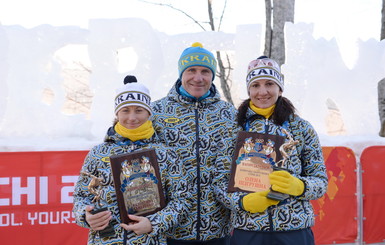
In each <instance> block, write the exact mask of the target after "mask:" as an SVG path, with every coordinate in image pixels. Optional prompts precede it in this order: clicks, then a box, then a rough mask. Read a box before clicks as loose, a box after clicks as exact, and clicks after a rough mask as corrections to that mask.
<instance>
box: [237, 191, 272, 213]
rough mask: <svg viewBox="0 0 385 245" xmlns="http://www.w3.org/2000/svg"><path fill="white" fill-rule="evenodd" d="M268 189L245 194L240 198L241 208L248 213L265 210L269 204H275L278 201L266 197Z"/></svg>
mask: <svg viewBox="0 0 385 245" xmlns="http://www.w3.org/2000/svg"><path fill="white" fill-rule="evenodd" d="M267 193H269V191H261V192H254V193H250V194H247V195H246V196H244V197H243V198H242V208H243V209H244V210H246V211H249V212H250V213H257V212H263V211H265V210H266V209H267V208H268V207H269V206H271V205H277V204H278V203H279V201H276V200H273V199H270V198H267V197H266V195H267Z"/></svg>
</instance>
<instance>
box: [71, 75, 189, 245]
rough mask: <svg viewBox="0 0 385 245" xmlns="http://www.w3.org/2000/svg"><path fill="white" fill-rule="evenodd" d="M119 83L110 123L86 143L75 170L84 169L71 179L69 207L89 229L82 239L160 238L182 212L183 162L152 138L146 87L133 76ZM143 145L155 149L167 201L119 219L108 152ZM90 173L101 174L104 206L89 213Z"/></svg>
mask: <svg viewBox="0 0 385 245" xmlns="http://www.w3.org/2000/svg"><path fill="white" fill-rule="evenodd" d="M124 83H125V85H124V86H123V87H121V88H119V89H118V90H117V94H116V97H115V114H116V119H115V120H114V123H113V126H112V127H111V128H110V129H109V130H108V132H107V135H106V137H105V140H104V142H103V143H102V144H100V145H97V146H95V147H93V148H92V149H91V151H90V152H89V153H88V155H87V157H86V159H85V161H84V164H83V166H82V170H81V172H83V173H84V172H86V173H89V174H88V175H84V174H82V175H80V176H79V179H78V182H77V183H76V186H75V192H74V208H73V212H74V214H75V218H76V223H77V224H78V225H80V226H82V227H85V228H88V229H89V237H88V244H165V238H164V233H165V232H166V231H168V230H169V229H171V228H172V227H173V225H174V224H176V223H178V222H179V220H180V219H182V218H183V215H185V214H186V213H187V212H188V211H187V205H188V202H187V201H186V195H188V192H187V191H186V190H185V189H184V188H187V184H185V183H184V181H182V180H181V178H179V175H180V174H181V173H183V169H182V168H183V166H182V165H181V162H180V161H179V157H178V155H177V154H175V152H174V151H173V150H172V149H170V148H167V147H165V146H163V145H162V144H161V143H159V141H158V139H157V136H156V134H155V132H154V129H153V126H152V122H151V121H150V120H149V117H150V115H151V107H150V102H151V98H150V94H149V91H148V89H147V88H146V87H145V86H144V85H143V84H140V83H137V80H136V78H135V77H134V76H127V77H126V78H125V79H124ZM149 148H154V149H155V151H156V155H157V158H158V164H159V168H160V172H161V176H162V177H161V181H162V186H163V190H164V193H165V197H166V202H167V205H166V207H165V208H163V209H162V210H161V211H158V212H157V213H155V214H152V215H149V216H147V217H141V216H135V215H129V219H130V220H131V221H133V222H131V223H130V224H122V222H121V220H120V214H119V209H118V204H117V197H116V193H115V189H114V184H113V176H112V172H111V167H110V162H109V156H111V155H113V154H114V155H115V154H123V153H131V152H135V151H138V150H142V149H149ZM90 176H93V177H98V178H100V179H101V182H102V188H103V192H101V194H100V202H101V204H102V205H103V206H107V207H108V210H106V211H103V212H99V213H96V214H92V210H93V209H94V207H93V203H92V198H91V196H90V195H89V191H88V184H89V183H90V181H91V177H90ZM171 176H172V178H171ZM176 181H178V183H175V182H176ZM106 229H109V230H110V233H107V232H106ZM106 234H107V235H106Z"/></svg>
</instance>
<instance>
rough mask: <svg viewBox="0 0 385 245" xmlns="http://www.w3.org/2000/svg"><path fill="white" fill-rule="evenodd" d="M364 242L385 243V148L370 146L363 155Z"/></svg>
mask: <svg viewBox="0 0 385 245" xmlns="http://www.w3.org/2000/svg"><path fill="white" fill-rule="evenodd" d="M361 166H362V170H363V172H362V194H363V216H364V219H363V227H364V228H363V230H364V231H363V233H364V234H363V240H364V242H365V243H367V244H368V243H381V242H384V241H385V211H384V203H385V146H370V147H368V148H366V149H364V151H363V152H362V154H361Z"/></svg>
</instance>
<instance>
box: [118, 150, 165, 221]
mask: <svg viewBox="0 0 385 245" xmlns="http://www.w3.org/2000/svg"><path fill="white" fill-rule="evenodd" d="M110 164H111V169H112V174H113V179H114V186H115V191H116V197H117V200H118V206H119V211H120V217H121V220H122V222H123V223H126V224H127V223H128V222H129V218H128V214H133V215H139V216H146V215H149V214H153V213H155V212H157V211H159V210H161V209H162V208H164V207H165V206H166V203H165V197H164V192H163V188H162V181H161V175H160V172H159V165H158V161H157V157H156V153H155V150H154V149H144V150H140V151H135V152H131V153H125V154H119V155H112V156H110Z"/></svg>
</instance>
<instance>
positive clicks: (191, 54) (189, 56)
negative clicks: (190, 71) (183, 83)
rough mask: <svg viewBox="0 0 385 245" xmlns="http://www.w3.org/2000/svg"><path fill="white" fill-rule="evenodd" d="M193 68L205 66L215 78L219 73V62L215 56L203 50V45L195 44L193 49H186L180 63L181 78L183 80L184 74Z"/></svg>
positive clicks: (192, 46)
mask: <svg viewBox="0 0 385 245" xmlns="http://www.w3.org/2000/svg"><path fill="white" fill-rule="evenodd" d="M191 66H204V67H207V68H209V69H210V70H211V72H212V73H213V78H212V80H211V81H213V80H214V78H215V73H216V71H217V60H216V59H215V57H214V55H213V54H212V53H211V52H210V51H208V50H207V49H204V48H203V45H202V44H201V43H199V42H196V43H193V44H192V45H191V47H189V48H186V49H185V50H184V51H183V53H182V55H181V56H180V58H179V61H178V70H179V78H180V79H181V78H182V73H183V72H184V71H185V70H186V69H187V68H189V67H191Z"/></svg>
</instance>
